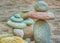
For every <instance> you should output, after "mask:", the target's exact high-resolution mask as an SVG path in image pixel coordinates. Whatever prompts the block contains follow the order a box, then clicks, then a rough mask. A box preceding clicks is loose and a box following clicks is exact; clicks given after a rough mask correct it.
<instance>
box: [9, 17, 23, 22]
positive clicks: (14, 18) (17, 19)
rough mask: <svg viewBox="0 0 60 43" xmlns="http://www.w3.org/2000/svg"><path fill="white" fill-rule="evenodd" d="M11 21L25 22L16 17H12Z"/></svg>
mask: <svg viewBox="0 0 60 43" xmlns="http://www.w3.org/2000/svg"><path fill="white" fill-rule="evenodd" d="M10 20H12V21H14V22H22V21H23V18H21V17H20V18H16V17H14V16H12V17H11V18H10Z"/></svg>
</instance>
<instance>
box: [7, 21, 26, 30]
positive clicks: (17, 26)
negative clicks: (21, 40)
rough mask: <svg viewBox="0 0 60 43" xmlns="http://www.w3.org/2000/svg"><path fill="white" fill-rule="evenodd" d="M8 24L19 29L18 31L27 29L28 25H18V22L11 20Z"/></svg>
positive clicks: (22, 23)
mask: <svg viewBox="0 0 60 43" xmlns="http://www.w3.org/2000/svg"><path fill="white" fill-rule="evenodd" d="M7 24H8V25H9V26H11V27H13V28H18V29H21V28H25V27H27V25H26V24H25V23H24V22H21V23H16V22H12V21H11V20H9V21H8V22H7Z"/></svg>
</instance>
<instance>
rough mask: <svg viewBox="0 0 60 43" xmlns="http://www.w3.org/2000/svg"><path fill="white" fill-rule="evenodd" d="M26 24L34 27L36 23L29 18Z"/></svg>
mask: <svg viewBox="0 0 60 43" xmlns="http://www.w3.org/2000/svg"><path fill="white" fill-rule="evenodd" d="M24 23H26V24H27V25H33V24H34V23H35V22H34V20H33V19H31V18H28V19H26V20H25V21H24Z"/></svg>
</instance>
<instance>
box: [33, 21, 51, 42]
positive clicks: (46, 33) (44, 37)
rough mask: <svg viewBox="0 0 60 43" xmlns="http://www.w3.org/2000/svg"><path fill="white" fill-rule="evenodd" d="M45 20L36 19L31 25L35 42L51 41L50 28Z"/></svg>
mask: <svg viewBox="0 0 60 43" xmlns="http://www.w3.org/2000/svg"><path fill="white" fill-rule="evenodd" d="M50 29H51V28H50V26H49V24H48V23H47V21H42V20H38V21H36V22H35V24H34V27H33V33H34V40H35V43H51V30H50Z"/></svg>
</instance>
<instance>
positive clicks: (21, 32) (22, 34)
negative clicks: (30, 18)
mask: <svg viewBox="0 0 60 43" xmlns="http://www.w3.org/2000/svg"><path fill="white" fill-rule="evenodd" d="M13 32H14V34H15V35H17V36H20V37H22V38H23V37H24V31H23V30H21V29H14V30H13Z"/></svg>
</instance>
